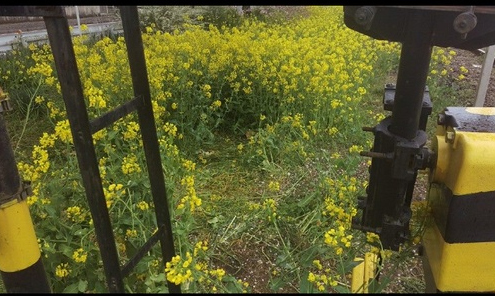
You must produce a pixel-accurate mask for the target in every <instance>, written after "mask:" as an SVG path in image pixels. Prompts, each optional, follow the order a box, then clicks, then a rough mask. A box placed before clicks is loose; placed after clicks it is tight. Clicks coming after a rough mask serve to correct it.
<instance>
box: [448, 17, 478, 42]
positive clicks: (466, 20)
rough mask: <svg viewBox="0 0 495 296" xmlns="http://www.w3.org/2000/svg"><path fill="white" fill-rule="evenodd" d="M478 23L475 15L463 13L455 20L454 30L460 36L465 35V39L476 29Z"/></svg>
mask: <svg viewBox="0 0 495 296" xmlns="http://www.w3.org/2000/svg"><path fill="white" fill-rule="evenodd" d="M477 23H478V19H477V18H476V15H474V13H472V12H470V11H468V12H463V13H461V14H459V15H458V16H457V17H456V18H455V20H454V30H456V32H458V33H460V34H463V35H464V36H463V37H464V38H465V37H466V36H465V35H466V34H467V33H469V32H470V31H471V30H473V29H474V27H476V24H477Z"/></svg>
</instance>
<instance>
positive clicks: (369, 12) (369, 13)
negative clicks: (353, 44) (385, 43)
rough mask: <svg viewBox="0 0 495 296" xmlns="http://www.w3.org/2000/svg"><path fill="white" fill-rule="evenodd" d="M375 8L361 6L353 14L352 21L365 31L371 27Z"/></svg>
mask: <svg viewBox="0 0 495 296" xmlns="http://www.w3.org/2000/svg"><path fill="white" fill-rule="evenodd" d="M375 12H376V8H375V7H374V6H361V7H359V8H358V9H357V10H356V12H355V13H354V20H355V21H356V23H358V24H359V25H361V26H364V27H365V28H366V29H369V28H370V27H371V22H372V21H373V18H374V17H375Z"/></svg>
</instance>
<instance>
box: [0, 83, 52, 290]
mask: <svg viewBox="0 0 495 296" xmlns="http://www.w3.org/2000/svg"><path fill="white" fill-rule="evenodd" d="M0 106H1V109H0V274H1V275H2V280H3V284H4V286H5V288H6V289H7V292H8V293H50V292H51V290H50V286H49V284H48V279H47V277H46V273H45V270H44V267H43V262H42V260H41V252H40V250H39V246H38V240H37V238H36V234H35V231H34V226H33V222H32V220H31V215H30V213H29V208H28V205H27V201H26V198H27V195H28V194H29V187H28V186H26V185H25V184H23V183H22V182H21V180H20V177H19V171H18V170H17V166H16V162H15V158H14V151H13V150H12V146H11V144H10V138H9V135H8V133H7V128H6V126H5V122H4V120H3V114H2V112H3V111H5V110H9V109H10V106H9V105H8V99H7V96H6V95H5V93H4V92H3V90H2V89H1V88H0Z"/></svg>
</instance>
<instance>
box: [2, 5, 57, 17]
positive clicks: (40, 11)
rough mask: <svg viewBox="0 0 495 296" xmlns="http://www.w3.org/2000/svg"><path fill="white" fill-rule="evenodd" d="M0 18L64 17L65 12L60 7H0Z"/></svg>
mask: <svg viewBox="0 0 495 296" xmlns="http://www.w3.org/2000/svg"><path fill="white" fill-rule="evenodd" d="M0 15H2V16H47V17H64V16H65V10H64V9H63V7H62V6H48V5H42V6H0Z"/></svg>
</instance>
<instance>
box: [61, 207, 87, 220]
mask: <svg viewBox="0 0 495 296" xmlns="http://www.w3.org/2000/svg"><path fill="white" fill-rule="evenodd" d="M65 213H66V216H67V218H68V219H69V220H71V221H73V222H75V223H81V222H83V221H84V220H85V219H86V217H87V215H88V214H87V212H86V210H84V209H83V208H81V207H79V206H71V207H68V208H67V209H66V210H65Z"/></svg>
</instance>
